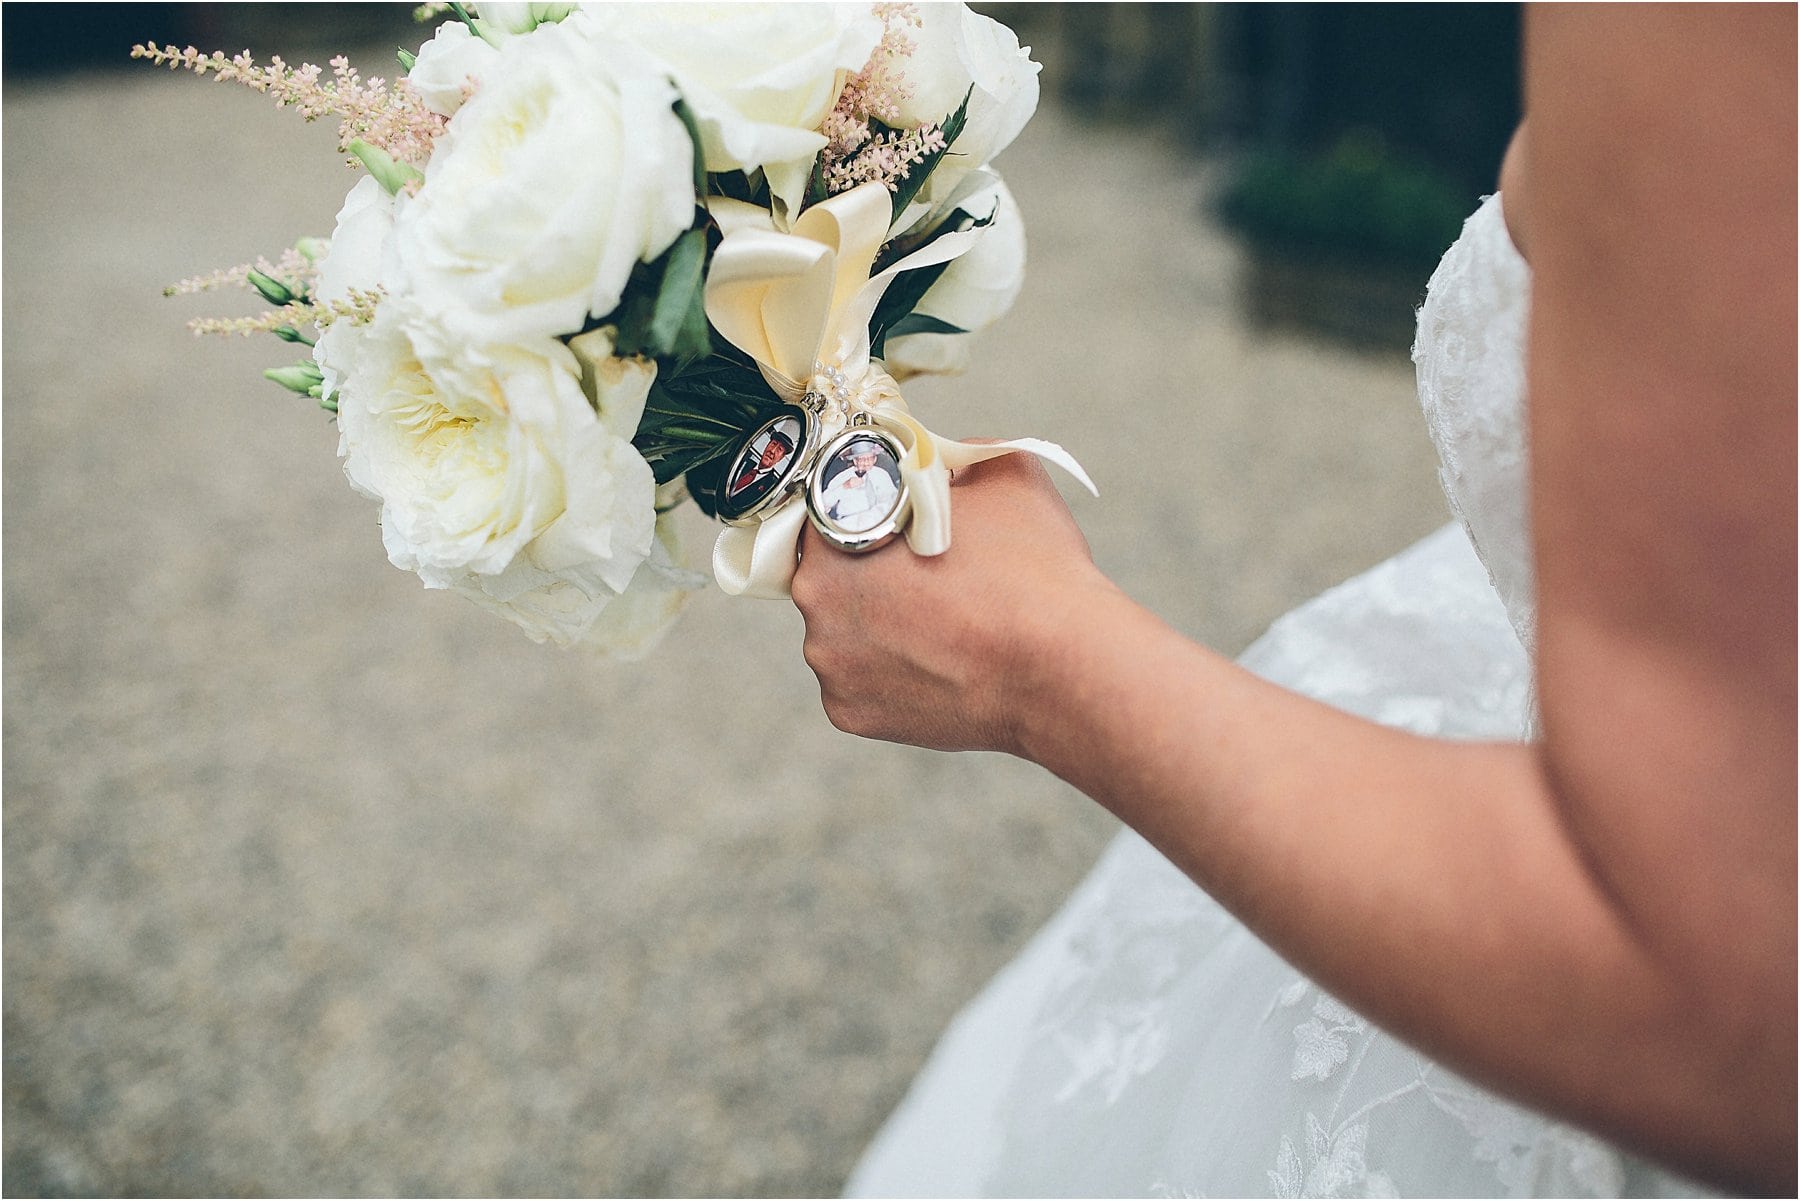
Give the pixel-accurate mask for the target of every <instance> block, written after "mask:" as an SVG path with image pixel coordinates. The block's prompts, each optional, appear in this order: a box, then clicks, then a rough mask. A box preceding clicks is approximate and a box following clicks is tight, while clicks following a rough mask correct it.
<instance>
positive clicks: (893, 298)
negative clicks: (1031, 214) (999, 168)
mask: <svg viewBox="0 0 1800 1201" xmlns="http://www.w3.org/2000/svg"><path fill="white" fill-rule="evenodd" d="M998 211H999V210H998V209H996V210H995V212H998ZM993 223H994V213H989V214H988V215H987V216H985V217H977V216H975V215H974V214H973V213H971V212H969V211H968V210H967V209H960V208H959V209H956V210H955V211H953V212H952V213H951V214H950V215H949V216H948V217H946V218H945V219H944V220H943V222H941V223H940V224H939V225H938V227H937V228H936V229H933V230H931V231H930V232H929V233H927V234H925V236H923V237H921V238H917V239H914V240H911V241H906V242H902V241H901V240H899V239H896V240H895V241H894V242H892V243H890V244H889V245H888V247H887V248H885V249H884V250H883V251H882V255H881V258H879V259H877V260H876V263H875V270H876V271H877V272H878V273H879V272H881V271H884V270H886V269H887V268H888V267H889V266H891V265H892V264H893V263H894V262H897V261H899V260H900V259H902V258H905V257H906V256H907V255H909V254H913V253H915V252H916V251H920V250H923V249H924V248H925V247H927V246H929V245H931V244H932V243H933V242H935V241H937V240H938V239H939V238H941V237H943V236H944V235H945V234H951V233H961V232H963V231H965V230H970V229H981V228H983V227H985V226H988V225H992V224H993ZM949 267H950V263H949V262H943V263H933V264H932V265H930V266H929V267H917V268H914V269H913V270H911V271H903V272H901V274H900V276H899V277H898V278H897V279H895V280H894V282H893V283H891V284H889V285H888V290H887V291H886V292H883V293H882V294H881V303H880V304H878V305H876V306H875V312H874V314H873V315H872V316H870V318H869V353H870V354H872V355H874V356H875V357H876V358H880V357H882V355H883V354H885V353H886V351H887V340H888V338H889V337H893V336H898V335H897V334H896V333H895V330H896V329H897V327H898V326H899V325H900V324H901V323H902V322H903V321H905V320H906V318H907V316H908V315H910V314H911V313H912V311H913V310H914V309H916V308H917V307H918V305H919V302H920V301H921V300H923V299H924V298H925V293H927V292H929V291H930V290H931V285H932V284H935V283H936V282H937V281H938V279H939V278H940V277H941V276H942V275H943V274H944V272H945V271H947V270H949ZM910 332H913V333H923V332H928V331H923V330H912V331H910ZM932 332H940V333H941V332H944V331H941V330H940V331H932ZM959 332H960V331H959Z"/></svg>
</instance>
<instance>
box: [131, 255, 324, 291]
mask: <svg viewBox="0 0 1800 1201" xmlns="http://www.w3.org/2000/svg"><path fill="white" fill-rule="evenodd" d="M252 271H260V272H262V273H263V274H264V275H267V276H269V277H270V278H272V279H277V280H280V281H281V282H282V283H283V284H286V285H287V286H288V288H289V289H291V290H292V291H295V292H304V291H307V290H308V289H310V288H311V287H312V284H313V281H314V280H316V279H317V278H318V275H319V268H318V265H317V264H316V263H314V262H313V260H311V259H309V258H307V257H306V256H305V255H303V254H301V253H300V252H299V251H298V250H294V249H291V248H290V249H288V250H284V251H282V252H281V257H280V258H279V259H277V260H276V261H274V262H270V261H269V260H268V259H266V258H258V259H257V260H256V261H255V262H254V263H240V264H238V265H237V266H236V267H222V268H220V269H219V270H217V271H208V272H206V273H205V274H204V275H195V276H191V277H189V278H187V279H184V280H181V281H180V282H178V283H173V284H170V285H169V286H168V287H166V288H164V289H163V295H164V296H192V295H194V294H196V293H199V292H210V291H212V290H214V289H215V288H229V287H232V286H234V285H235V286H237V287H240V288H248V287H249V286H250V272H252Z"/></svg>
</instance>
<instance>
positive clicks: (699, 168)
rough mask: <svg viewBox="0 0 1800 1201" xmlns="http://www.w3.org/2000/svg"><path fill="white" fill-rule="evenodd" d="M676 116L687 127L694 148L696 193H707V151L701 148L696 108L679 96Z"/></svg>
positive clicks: (690, 142) (676, 104)
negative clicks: (689, 105)
mask: <svg viewBox="0 0 1800 1201" xmlns="http://www.w3.org/2000/svg"><path fill="white" fill-rule="evenodd" d="M675 116H676V117H677V118H679V119H680V121H681V124H682V125H683V127H685V128H686V129H687V134H688V143H689V144H690V145H691V146H693V148H694V195H695V196H697V197H699V196H705V195H706V152H705V151H704V150H702V149H701V148H700V122H699V121H698V120H697V119H695V117H694V110H693V109H691V108H689V107H688V102H687V101H686V100H683V99H681V98H679V97H677V98H676V100H675Z"/></svg>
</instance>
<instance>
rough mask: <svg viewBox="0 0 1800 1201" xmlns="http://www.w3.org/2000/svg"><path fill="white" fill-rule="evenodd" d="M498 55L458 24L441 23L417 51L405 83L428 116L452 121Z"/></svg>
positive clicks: (464, 26) (467, 28) (486, 43)
mask: <svg viewBox="0 0 1800 1201" xmlns="http://www.w3.org/2000/svg"><path fill="white" fill-rule="evenodd" d="M498 57H499V54H498V52H497V51H496V50H495V49H494V47H493V46H492V45H490V44H489V43H488V42H486V41H484V40H482V39H481V38H478V37H476V36H475V34H474V33H473V32H471V31H470V29H469V27H468V26H467V25H465V24H464V23H463V22H461V21H445V22H444V23H443V24H442V25H439V26H438V29H437V33H436V34H435V35H434V36H433V37H432V39H431V40H430V41H429V42H426V43H425V44H424V45H423V46H420V47H419V53H418V55H417V57H416V59H415V61H414V62H413V65H412V68H411V69H410V70H408V71H407V73H406V82H408V83H409V84H411V85H412V89H413V91H415V92H417V93H418V94H419V99H421V100H423V101H424V102H425V107H426V108H429V109H430V110H431V111H432V112H434V113H438V114H440V115H442V116H445V117H453V116H455V115H456V110H458V109H460V108H461V107H462V106H463V99H464V96H465V95H466V94H467V93H468V92H469V91H471V90H472V88H473V85H474V84H476V83H478V82H479V81H480V80H481V79H482V78H483V77H484V76H486V75H487V74H488V72H489V71H491V70H492V69H493V65H494V61H495V60H496V59H497V58H498Z"/></svg>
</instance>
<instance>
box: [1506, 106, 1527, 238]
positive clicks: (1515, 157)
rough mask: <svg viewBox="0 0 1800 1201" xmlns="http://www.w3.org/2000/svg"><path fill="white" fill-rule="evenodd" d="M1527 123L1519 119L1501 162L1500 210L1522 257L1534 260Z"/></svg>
mask: <svg viewBox="0 0 1800 1201" xmlns="http://www.w3.org/2000/svg"><path fill="white" fill-rule="evenodd" d="M1526 129H1527V126H1526V123H1525V122H1523V121H1521V122H1519V127H1518V128H1517V129H1515V130H1513V136H1512V141H1511V142H1508V143H1507V146H1506V157H1505V159H1503V160H1502V161H1501V163H1500V195H1501V197H1502V202H1501V206H1500V213H1501V215H1502V216H1503V217H1505V218H1506V232H1507V235H1508V236H1509V237H1511V238H1512V244H1513V248H1514V249H1516V250H1517V251H1518V252H1519V257H1521V258H1523V259H1524V260H1525V261H1526V262H1528V263H1529V262H1530V261H1531V241H1530V230H1531V219H1530V217H1531V186H1530V181H1528V180H1527V179H1526V178H1525V162H1526V154H1525V137H1526Z"/></svg>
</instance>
